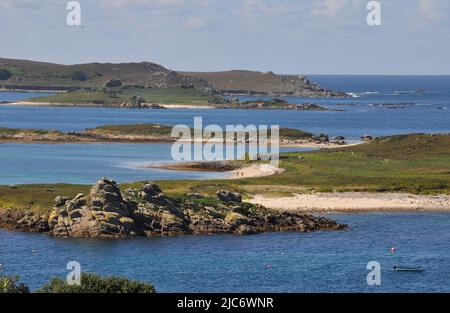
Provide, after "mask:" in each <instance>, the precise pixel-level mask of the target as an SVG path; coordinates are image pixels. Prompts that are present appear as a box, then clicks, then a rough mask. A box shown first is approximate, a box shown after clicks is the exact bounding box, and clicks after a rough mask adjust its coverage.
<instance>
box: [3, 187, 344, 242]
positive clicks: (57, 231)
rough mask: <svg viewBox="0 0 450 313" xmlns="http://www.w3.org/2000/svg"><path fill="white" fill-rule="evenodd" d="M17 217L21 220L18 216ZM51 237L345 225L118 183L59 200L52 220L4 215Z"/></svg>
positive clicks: (222, 198)
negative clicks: (125, 187) (121, 186)
mask: <svg viewBox="0 0 450 313" xmlns="http://www.w3.org/2000/svg"><path fill="white" fill-rule="evenodd" d="M14 214H15V215H14ZM8 225H10V227H9V228H13V229H18V230H24V231H36V232H44V233H49V234H51V235H53V236H57V237H74V238H124V237H129V236H180V235H188V234H220V233H234V234H256V233H262V232H272V231H299V232H305V231H314V230H319V229H329V230H340V229H344V228H345V225H340V224H337V223H336V222H334V221H332V220H329V219H326V218H322V217H314V216H312V215H306V214H297V213H289V212H277V211H272V210H269V209H266V208H264V207H262V206H258V205H253V204H250V203H245V202H242V196H241V195H240V194H237V193H233V192H230V191H226V190H223V191H220V192H218V193H217V198H213V197H210V198H208V197H205V196H203V195H201V194H188V195H185V196H184V197H182V199H174V198H170V197H167V196H165V195H164V194H163V193H162V190H161V189H160V187H159V186H158V185H156V184H154V183H147V184H145V185H143V186H142V187H140V188H129V189H126V190H125V191H124V192H123V194H122V192H121V190H120V188H119V186H118V185H117V183H115V182H114V181H112V180H109V179H106V178H102V179H100V180H99V181H98V182H97V183H96V184H95V185H94V186H93V187H92V189H91V192H90V194H89V195H84V194H78V195H77V196H75V197H74V198H72V199H69V198H67V197H61V196H59V197H56V199H55V207H54V208H53V209H52V210H51V212H50V214H48V215H38V214H33V213H31V212H23V213H19V212H17V211H3V212H2V214H0V226H2V227H7V226H8Z"/></svg>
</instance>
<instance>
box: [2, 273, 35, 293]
mask: <svg viewBox="0 0 450 313" xmlns="http://www.w3.org/2000/svg"><path fill="white" fill-rule="evenodd" d="M29 292H30V289H29V288H28V287H27V286H26V285H25V284H23V283H20V282H19V277H17V276H0V294H2V293H29Z"/></svg>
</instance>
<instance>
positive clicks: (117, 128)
mask: <svg viewBox="0 0 450 313" xmlns="http://www.w3.org/2000/svg"><path fill="white" fill-rule="evenodd" d="M172 128H173V127H172V126H167V125H161V124H132V125H105V126H99V127H96V128H94V129H92V130H91V131H92V132H94V133H100V134H118V135H135V136H148V135H153V136H168V137H170V135H171V132H172Z"/></svg>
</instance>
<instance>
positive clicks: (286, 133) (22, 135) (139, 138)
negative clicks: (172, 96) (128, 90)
mask: <svg viewBox="0 0 450 313" xmlns="http://www.w3.org/2000/svg"><path fill="white" fill-rule="evenodd" d="M172 129H173V126H169V125H161V124H130V125H127V124H125V125H104V126H99V127H96V128H90V129H86V130H84V131H82V132H74V131H71V132H62V131H59V130H55V129H54V130H38V129H15V128H6V127H0V143H1V142H45V143H83V142H127V143H172V142H175V141H177V140H180V138H179V137H172ZM193 132H194V129H192V128H191V133H193ZM232 135H233V138H234V140H233V141H232V143H235V142H238V141H239V138H238V136H237V134H236V133H235V134H232ZM222 136H223V138H224V142H226V140H227V139H226V138H227V133H226V132H225V131H224V133H223V134H222ZM270 136H271V132H270V129H269V130H268V133H267V139H269V140H268V143H269V144H270V143H271V142H270ZM208 140H213V138H208V137H206V138H204V141H208ZM242 140H244V138H242ZM254 140H259V134H258V137H257V138H254ZM250 141H251V138H249V137H248V134H247V135H246V137H245V142H246V143H249V142H250ZM279 144H280V145H284V146H299V147H300V146H304V147H324V148H326V147H335V146H343V145H345V144H346V141H345V138H344V137H337V138H330V137H329V136H328V135H326V134H318V135H314V134H312V133H309V132H304V131H302V130H299V129H293V128H280V129H279Z"/></svg>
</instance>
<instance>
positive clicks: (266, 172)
mask: <svg viewBox="0 0 450 313" xmlns="http://www.w3.org/2000/svg"><path fill="white" fill-rule="evenodd" d="M283 172H284V169H282V168H279V167H276V166H273V165H271V164H254V165H251V166H247V167H243V168H241V169H238V170H234V171H228V172H226V173H227V176H226V179H244V178H252V177H264V176H271V175H275V174H280V173H283Z"/></svg>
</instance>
